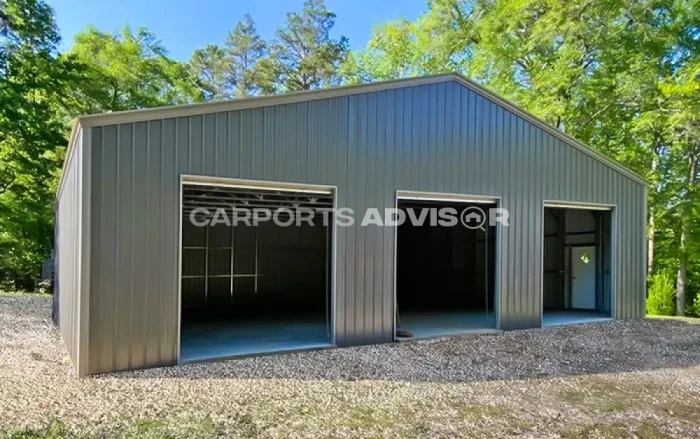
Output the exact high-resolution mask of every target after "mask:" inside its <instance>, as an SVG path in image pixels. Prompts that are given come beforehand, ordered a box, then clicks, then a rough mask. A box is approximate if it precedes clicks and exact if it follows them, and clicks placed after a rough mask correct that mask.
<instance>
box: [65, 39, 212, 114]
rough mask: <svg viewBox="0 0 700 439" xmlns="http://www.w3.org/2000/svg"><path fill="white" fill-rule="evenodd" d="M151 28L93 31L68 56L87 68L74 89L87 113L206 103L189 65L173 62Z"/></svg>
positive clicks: (75, 44)
mask: <svg viewBox="0 0 700 439" xmlns="http://www.w3.org/2000/svg"><path fill="white" fill-rule="evenodd" d="M166 54H167V52H166V50H165V48H164V47H163V46H162V44H161V43H160V41H158V39H157V38H156V37H155V35H153V34H152V33H151V32H150V31H149V30H148V29H145V28H139V29H137V30H136V31H135V32H133V31H132V30H131V29H130V28H129V27H128V26H127V27H124V28H123V29H122V31H121V32H120V33H117V34H109V33H106V32H101V31H99V30H97V29H95V28H94V27H88V28H87V29H86V30H84V31H82V32H80V33H79V34H78V35H76V37H75V43H74V45H73V47H72V48H71V50H70V52H69V56H71V57H73V58H74V59H76V60H78V61H79V62H80V63H81V64H82V65H83V66H84V72H83V75H82V81H80V82H79V83H76V84H74V85H75V89H74V90H75V93H77V98H76V102H80V103H81V106H82V108H80V110H81V112H83V113H95V112H105V111H118V110H130V109H135V108H148V107H157V106H163V105H174V104H185V103H191V102H194V101H198V100H201V99H202V90H201V88H200V86H199V84H198V82H197V81H196V77H195V75H194V74H193V73H192V71H191V68H190V66H189V65H187V64H184V63H180V62H178V61H175V60H172V59H170V58H168V57H167V56H166Z"/></svg>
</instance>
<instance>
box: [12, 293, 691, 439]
mask: <svg viewBox="0 0 700 439" xmlns="http://www.w3.org/2000/svg"><path fill="white" fill-rule="evenodd" d="M50 305H51V298H50V297H48V296H39V295H14V294H0V437H2V436H10V437H13V436H17V437H25V436H23V435H30V434H34V435H37V436H38V437H44V436H46V437H64V436H70V437H73V436H81V437H95V436H97V437H122V436H133V437H229V436H242V437H249V436H254V437H324V436H325V437H338V436H340V437H342V436H347V437H368V436H370V437H377V436H379V437H396V436H405V437H416V436H418V437H494V438H501V437H504V436H513V437H537V438H540V437H543V438H579V437H582V438H585V437H591V438H621V437H638V438H666V437H677V438H690V437H700V424H699V421H698V419H700V322H698V321H692V320H690V319H688V320H676V319H646V320H641V321H628V322H608V323H595V324H588V325H577V326H570V327H558V328H548V329H538V330H528V331H515V332H506V333H500V334H493V335H466V336H460V337H451V338H444V339H435V340H427V341H417V342H405V343H399V344H384V345H377V346H366V347H357V348H347V349H333V350H327V351H317V352H307V353H298V354H289V355H279V356H270V357H262V358H248V359H241V360H233V361H226V362H219V363H206V364H198V365H188V366H180V367H172V368H160V369H150V370H145V371H138V372H128V373H118V374H110V375H102V376H98V377H93V378H85V379H78V378H76V377H75V375H74V374H73V372H72V368H71V366H70V363H69V360H68V358H67V357H66V352H65V350H64V347H63V343H62V342H61V339H60V336H59V334H58V331H57V330H56V328H54V326H53V324H52V323H51V320H50V317H49V316H50V310H51V306H50ZM37 436H32V437H37Z"/></svg>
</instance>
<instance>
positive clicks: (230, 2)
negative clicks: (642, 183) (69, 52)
mask: <svg viewBox="0 0 700 439" xmlns="http://www.w3.org/2000/svg"><path fill="white" fill-rule="evenodd" d="M48 3H49V4H50V5H51V6H52V7H53V8H54V10H55V12H56V21H57V24H58V27H59V29H60V30H61V36H62V38H63V41H62V46H61V49H62V50H65V49H67V48H68V47H70V46H71V44H72V42H73V36H74V35H75V34H76V33H77V32H80V31H81V30H82V29H84V28H85V27H86V26H88V25H90V24H92V25H94V26H95V27H97V28H98V29H100V30H103V31H109V32H114V31H117V30H119V29H120V28H122V27H123V26H124V25H126V24H128V25H129V26H131V27H132V28H133V29H135V28H137V27H140V26H145V27H147V28H149V29H150V30H151V31H152V32H153V33H155V35H156V37H158V39H160V40H161V42H162V43H163V45H164V46H165V47H166V48H167V49H168V52H169V54H170V56H172V57H174V58H177V59H180V60H183V61H185V60H188V59H189V58H190V56H191V55H192V52H193V51H194V49H197V48H200V47H204V46H205V45H206V44H208V43H217V44H221V43H223V41H224V39H225V37H226V34H227V33H228V31H229V30H231V29H232V28H233V26H234V25H235V23H236V21H238V20H240V19H241V18H243V15H244V14H246V13H249V14H251V16H252V17H253V20H254V21H255V23H256V27H257V29H258V32H259V33H260V34H261V35H262V36H263V38H265V39H271V37H272V36H273V35H274V32H275V28H276V27H277V26H280V25H282V24H283V23H284V18H285V14H286V13H287V12H288V11H295V10H301V5H302V3H303V0H248V1H242V0H197V1H192V0H189V1H188V0H170V1H168V0H117V1H115V0H48ZM326 6H327V7H328V9H330V10H331V11H333V12H334V13H335V14H336V15H337V18H336V22H335V27H334V28H333V31H332V35H333V36H334V37H338V36H340V35H344V36H346V37H348V38H349V40H350V47H351V48H353V49H358V48H362V47H364V45H365V43H366V42H367V40H368V39H369V36H370V34H371V31H372V27H373V26H374V25H377V24H380V23H383V22H385V21H389V20H393V19H397V18H407V19H409V20H413V19H415V18H416V17H418V16H419V15H420V14H421V13H422V12H423V11H425V10H426V9H427V0H326Z"/></svg>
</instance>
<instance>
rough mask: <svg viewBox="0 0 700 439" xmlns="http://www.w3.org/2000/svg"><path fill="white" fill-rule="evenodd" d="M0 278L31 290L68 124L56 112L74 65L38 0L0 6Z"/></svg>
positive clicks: (46, 241) (45, 253)
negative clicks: (62, 53) (60, 50)
mask: <svg viewBox="0 0 700 439" xmlns="http://www.w3.org/2000/svg"><path fill="white" fill-rule="evenodd" d="M0 21H1V22H2V33H1V34H0V281H1V282H3V283H10V286H11V287H15V288H18V289H33V287H34V281H35V280H36V277H37V276H38V273H39V270H40V267H41V264H42V262H43V260H44V259H45V258H47V257H49V255H50V254H51V248H52V235H53V230H52V222H53V221H52V219H53V214H52V205H53V203H52V200H53V195H54V193H55V189H56V184H55V182H56V176H57V174H58V172H59V170H60V164H61V161H62V156H63V148H62V147H63V145H65V136H66V134H67V126H66V124H65V120H63V119H61V118H60V117H59V116H58V115H57V107H58V105H59V104H60V103H61V102H62V100H63V97H62V94H61V91H62V86H63V85H65V84H66V83H67V81H69V80H70V76H71V69H72V68H73V67H74V66H71V65H70V64H69V63H64V62H62V61H61V60H60V59H59V58H58V57H57V52H56V46H57V45H58V43H59V41H60V39H59V34H58V30H57V28H56V24H55V22H54V18H53V11H52V9H51V8H50V7H49V6H48V5H47V4H46V3H45V2H43V1H37V0H8V1H6V2H3V3H0Z"/></svg>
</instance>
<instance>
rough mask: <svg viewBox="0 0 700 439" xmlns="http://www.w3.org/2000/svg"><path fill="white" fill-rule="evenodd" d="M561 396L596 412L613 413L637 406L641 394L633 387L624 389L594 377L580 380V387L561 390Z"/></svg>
mask: <svg viewBox="0 0 700 439" xmlns="http://www.w3.org/2000/svg"><path fill="white" fill-rule="evenodd" d="M559 398H560V399H561V400H563V401H565V402H567V403H569V404H572V405H576V406H580V407H583V408H586V409H589V410H593V411H595V412H599V413H613V412H619V411H624V410H628V409H630V408H633V407H636V406H637V405H638V401H637V400H638V398H639V394H638V393H637V392H636V390H635V389H632V388H625V389H624V391H622V390H618V389H616V388H615V387H614V386H613V385H611V383H608V382H606V381H604V380H597V379H593V380H586V381H582V382H580V384H578V388H574V389H567V390H564V391H562V392H560V393H559Z"/></svg>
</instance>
